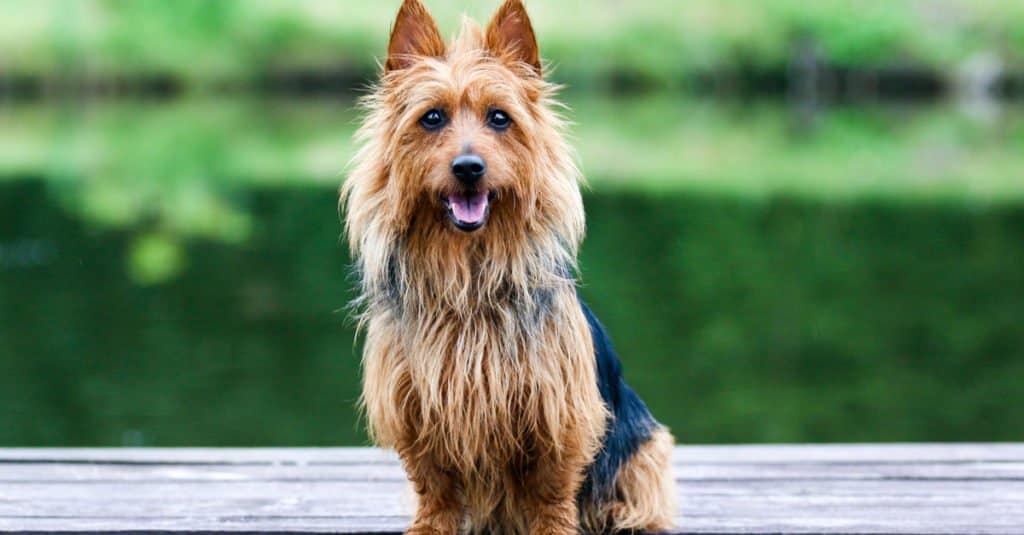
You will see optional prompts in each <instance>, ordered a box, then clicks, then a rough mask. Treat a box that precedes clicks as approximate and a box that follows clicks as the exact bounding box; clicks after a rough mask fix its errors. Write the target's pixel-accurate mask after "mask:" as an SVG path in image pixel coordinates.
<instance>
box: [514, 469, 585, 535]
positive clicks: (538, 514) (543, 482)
mask: <svg viewBox="0 0 1024 535" xmlns="http://www.w3.org/2000/svg"><path fill="white" fill-rule="evenodd" d="M584 468H585V462H584V461H583V459H577V458H572V457H570V456H565V457H562V458H561V459H560V460H555V459H546V460H544V461H541V462H540V463H538V465H537V467H536V470H534V471H533V473H532V475H531V476H530V477H529V478H528V480H527V482H526V483H527V486H526V489H525V490H526V496H525V502H526V504H527V506H528V507H527V514H528V515H529V516H528V523H529V526H530V535H577V534H578V533H579V529H580V525H579V513H578V511H577V508H576V493H577V491H578V490H579V488H580V484H581V483H582V477H581V475H580V474H582V473H583V470H584Z"/></svg>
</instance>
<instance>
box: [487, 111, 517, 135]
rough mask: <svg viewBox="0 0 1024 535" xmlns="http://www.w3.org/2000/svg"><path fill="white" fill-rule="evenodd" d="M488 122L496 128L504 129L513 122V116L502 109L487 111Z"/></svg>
mask: <svg viewBox="0 0 1024 535" xmlns="http://www.w3.org/2000/svg"><path fill="white" fill-rule="evenodd" d="M487 124H488V125H490V127H491V128H493V129H495V130H504V129H506V128H508V127H509V125H511V124H512V118H511V117H509V116H508V114H507V113H505V112H504V111H502V110H491V111H489V112H487Z"/></svg>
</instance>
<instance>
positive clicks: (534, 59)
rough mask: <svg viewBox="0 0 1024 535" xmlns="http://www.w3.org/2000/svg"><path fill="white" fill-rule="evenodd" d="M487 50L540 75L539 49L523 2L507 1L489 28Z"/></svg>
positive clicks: (520, 0) (519, 0)
mask: <svg viewBox="0 0 1024 535" xmlns="http://www.w3.org/2000/svg"><path fill="white" fill-rule="evenodd" d="M486 39H487V48H488V49H489V50H490V51H491V52H493V53H495V54H496V55H497V56H498V57H501V58H506V59H510V60H512V61H516V62H521V63H525V64H527V65H529V66H530V67H533V70H534V72H535V73H536V74H537V75H538V76H540V75H541V65H540V50H539V49H538V48H537V37H536V36H535V35H534V33H533V25H531V24H530V17H529V16H528V15H527V14H526V7H525V6H523V2H522V0H505V3H504V4H502V6H501V8H499V9H498V12H497V13H495V14H494V18H492V19H491V22H490V24H488V25H487V37H486Z"/></svg>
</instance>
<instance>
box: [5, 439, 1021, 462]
mask: <svg viewBox="0 0 1024 535" xmlns="http://www.w3.org/2000/svg"><path fill="white" fill-rule="evenodd" d="M674 460H675V462H677V463H680V462H707V463H716V462H720V463H765V462H867V461H877V462H899V463H904V462H925V461H950V462H954V461H970V462H976V461H1005V460H1017V461H1022V460H1024V444H1019V443H955V444H777V445H731V446H678V447H677V448H676V450H675V459H674ZM19 461H45V462H110V463H124V464H128V463H140V464H144V463H164V464H168V463H171V464H273V463H277V464H287V465H290V464H353V463H355V464H366V463H392V462H397V460H396V458H395V455H394V453H392V452H389V451H385V450H380V449H376V448H7V449H3V448H0V463H11V462H19Z"/></svg>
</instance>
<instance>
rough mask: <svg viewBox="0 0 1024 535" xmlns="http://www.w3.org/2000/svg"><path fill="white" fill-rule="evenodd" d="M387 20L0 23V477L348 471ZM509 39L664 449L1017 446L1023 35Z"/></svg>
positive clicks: (735, 9)
mask: <svg viewBox="0 0 1024 535" xmlns="http://www.w3.org/2000/svg"><path fill="white" fill-rule="evenodd" d="M427 3H428V5H429V6H430V7H431V9H432V11H433V12H434V14H435V15H436V16H437V18H438V19H439V21H440V22H441V26H442V28H443V30H444V31H445V32H446V33H448V32H451V31H454V29H455V28H456V26H457V21H458V17H459V14H460V13H462V12H468V13H470V14H471V15H474V16H476V17H477V18H486V17H488V16H489V15H490V13H491V12H492V11H493V10H494V9H495V8H496V5H497V3H498V2H497V0H428V1H427ZM398 4H399V2H398V0H380V1H374V2H364V1H361V0H360V1H356V0H173V1H170V0H124V1H115V0H35V1H29V0H0V445H2V446H94V445H102V446H117V445H160V446H185V445H207V446H227V445H245V446H256V445H260V446H271V445H291V446H320V445H356V444H363V443H365V441H366V438H365V435H364V433H363V432H362V430H361V426H360V425H359V423H358V422H357V417H356V412H355V409H354V404H355V400H356V398H357V396H358V391H359V386H358V385H359V363H358V345H356V343H355V342H354V341H353V340H354V331H353V326H352V324H351V322H350V321H349V320H348V318H347V316H346V312H345V311H344V306H345V304H346V302H347V301H348V299H349V298H350V297H351V295H352V291H351V283H352V281H351V278H350V277H349V276H348V275H347V265H348V263H349V258H348V256H347V251H346V248H345V246H344V241H343V239H342V237H341V233H342V228H341V224H340V222H339V216H338V213H337V209H336V190H337V186H338V185H339V183H340V182H341V178H342V176H343V169H344V167H345V164H346V162H347V161H348V159H349V158H350V157H351V155H352V153H353V145H352V143H351V140H350V138H351V134H352V132H353V130H354V128H355V126H356V124H357V118H358V112H357V111H356V110H355V108H354V99H355V98H356V97H357V96H358V95H359V93H360V91H361V90H362V88H364V87H365V85H366V83H367V82H368V81H369V80H371V79H372V78H373V77H374V74H375V72H376V68H377V67H376V61H378V60H379V59H380V57H381V55H382V54H383V51H384V50H385V47H386V35H387V32H388V29H389V26H390V23H391V21H392V18H393V16H394V13H395V12H396V11H397V8H398ZM528 7H529V9H530V11H531V13H532V15H533V18H534V22H535V25H536V27H537V33H538V35H539V38H540V41H541V44H542V51H543V53H544V55H545V57H547V58H549V59H550V60H551V61H552V63H553V65H554V67H555V69H554V73H553V75H552V76H553V77H554V78H555V79H557V80H558V81H561V82H564V83H565V84H566V85H567V86H568V88H567V89H566V91H565V92H564V100H565V101H566V102H567V103H568V104H569V105H570V107H571V110H572V111H571V116H572V118H573V119H574V121H575V123H576V125H575V126H574V128H573V136H574V140H575V144H576V145H577V147H578V148H579V151H580V157H581V161H582V165H583V168H584V169H585V171H586V175H587V176H588V179H589V181H590V184H591V187H590V189H589V190H588V192H587V194H586V204H587V209H588V214H589V236H588V239H587V241H586V244H585V246H584V249H583V253H582V259H581V263H582V272H583V279H584V285H583V287H582V293H583V295H584V296H585V298H586V299H587V300H588V301H589V302H590V303H591V305H592V307H593V308H594V309H595V310H596V312H597V313H598V314H599V316H601V317H602V319H603V321H604V322H605V323H606V325H607V326H608V327H609V329H610V331H611V333H612V336H613V339H614V342H615V343H616V345H617V346H618V348H619V351H620V353H621V354H622V357H623V359H624V361H625V366H626V374H627V378H628V379H629V381H630V382H631V383H632V384H633V385H634V386H635V387H636V389H637V390H639V391H640V392H641V394H642V395H643V396H644V397H645V398H646V399H647V400H648V402H649V405H650V406H651V408H652V409H653V411H654V413H655V414H656V415H657V416H658V417H659V418H660V419H662V420H663V421H664V422H666V423H667V424H668V425H670V426H671V427H672V429H673V431H674V432H675V434H676V435H677V437H678V439H679V440H680V441H681V442H689V443H708V442H778V441H793V442H828V441H975V440H978V441H998V440H1022V439H1024V425H1022V424H1024V388H1022V387H1021V384H1022V378H1024V325H1022V321H1024V175H1022V173H1024V113H1022V112H1024V108H1022V96H1024V2H1020V1H1019V0H1005V1H1002V0H895V1H894V0H861V1H858V2H853V1H848V0H815V1H813V2H808V1H806V0H685V1H684V0H631V1H626V0H558V1H555V0H530V1H529V2H528Z"/></svg>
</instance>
